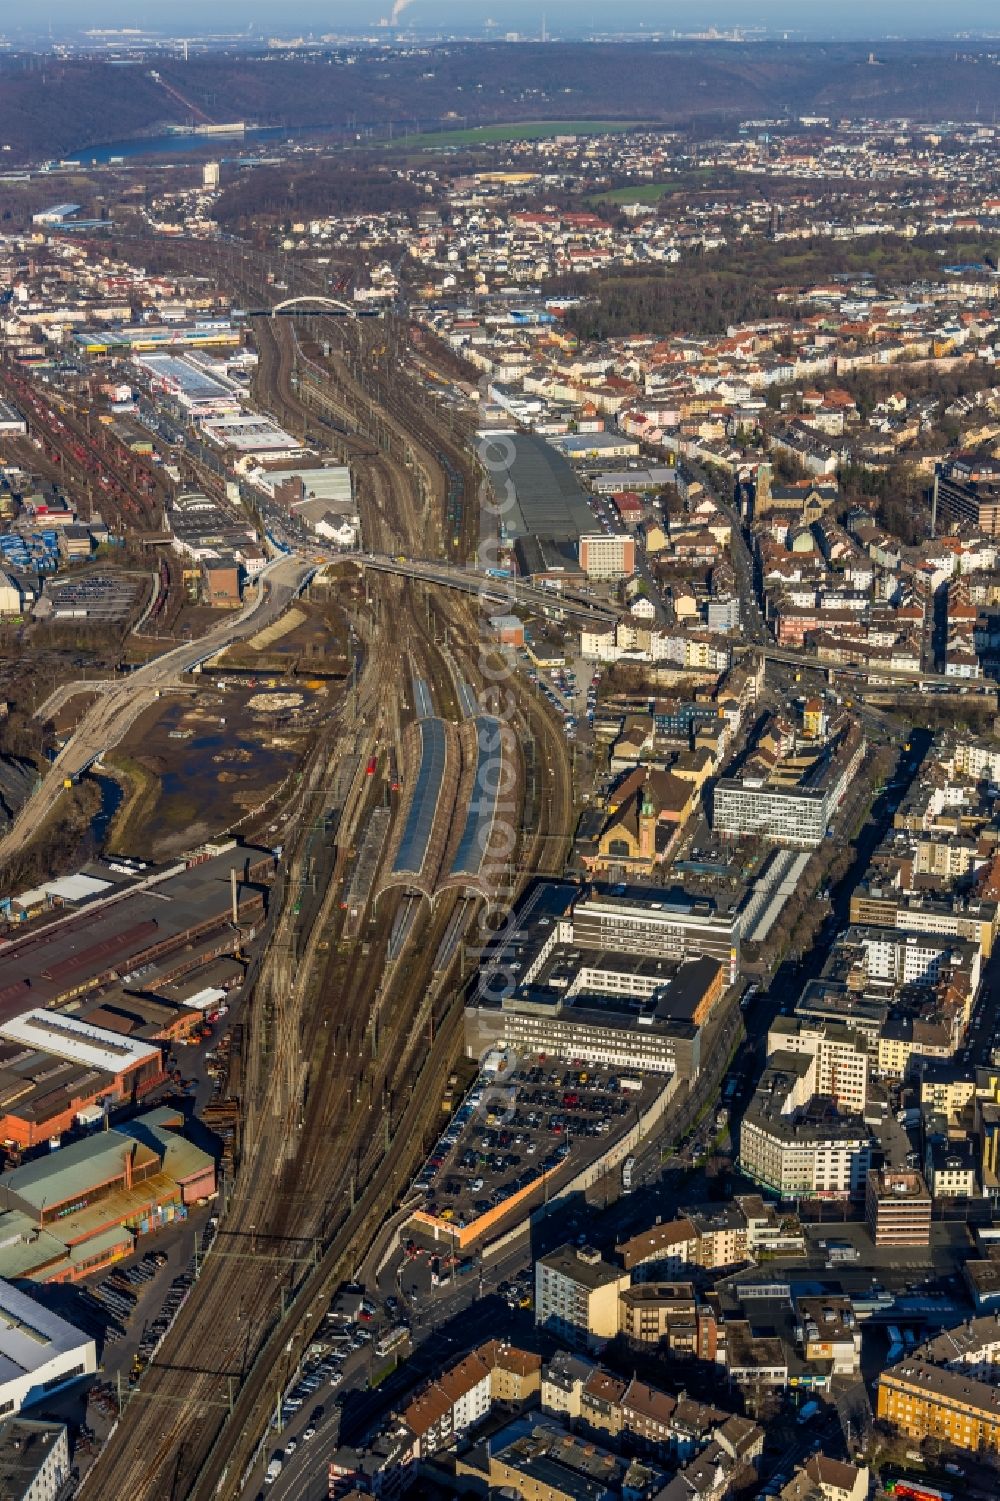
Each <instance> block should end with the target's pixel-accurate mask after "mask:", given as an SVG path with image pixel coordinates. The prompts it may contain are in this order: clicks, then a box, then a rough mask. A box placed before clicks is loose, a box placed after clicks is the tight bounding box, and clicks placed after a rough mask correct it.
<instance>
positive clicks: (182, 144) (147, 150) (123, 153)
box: [65, 125, 344, 167]
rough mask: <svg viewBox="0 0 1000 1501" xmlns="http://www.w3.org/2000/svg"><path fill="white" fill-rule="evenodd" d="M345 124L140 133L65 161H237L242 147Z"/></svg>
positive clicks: (340, 131) (334, 129) (333, 129)
mask: <svg viewBox="0 0 1000 1501" xmlns="http://www.w3.org/2000/svg"><path fill="white" fill-rule="evenodd" d="M343 132H344V127H343V126H342V125H326V126H323V125H320V126H316V125H262V126H255V127H253V128H251V129H249V130H247V131H246V133H245V134H244V135H217V136H206V135H172V134H170V135H162V136H139V137H135V138H133V139H132V140H130V141H110V142H107V143H105V144H104V145H101V146H82V147H81V148H80V150H79V151H70V152H67V153H66V157H65V160H66V161H74V162H79V163H80V164H81V166H84V167H89V166H92V165H94V164H96V165H97V166H105V165H106V164H107V163H108V162H110V161H111V160H112V159H113V158H117V157H122V158H124V159H125V160H131V159H132V158H134V157H146V156H162V157H167V158H168V159H169V158H170V157H182V156H188V155H190V154H191V152H193V151H205V152H210V153H211V154H212V155H213V156H214V157H217V158H219V159H220V160H221V161H238V160H239V158H240V156H241V155H242V152H241V149H240V148H241V147H243V146H248V147H249V146H255V145H262V144H265V143H266V142H267V141H290V140H294V138H295V137H296V136H301V135H306V134H310V135H332V134H343Z"/></svg>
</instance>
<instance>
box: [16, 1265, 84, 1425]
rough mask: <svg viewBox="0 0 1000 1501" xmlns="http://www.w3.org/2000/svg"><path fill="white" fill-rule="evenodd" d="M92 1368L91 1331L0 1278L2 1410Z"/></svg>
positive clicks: (65, 1383)
mask: <svg viewBox="0 0 1000 1501" xmlns="http://www.w3.org/2000/svg"><path fill="white" fill-rule="evenodd" d="M96 1370H97V1349H96V1346H95V1344H94V1341H93V1340H92V1339H91V1338H90V1336H89V1335H86V1334H84V1333H83V1331H82V1330H80V1329H77V1328H76V1327H75V1326H74V1325H73V1324H70V1323H68V1322H67V1320H66V1319H61V1318H59V1316H58V1315H57V1314H54V1313H50V1312H49V1310H48V1309H47V1308H43V1306H42V1305H41V1303H36V1302H35V1300H34V1298H29V1297H28V1295H27V1294H26V1293H23V1292H21V1291H20V1290H19V1289H18V1288H16V1287H14V1286H13V1284H12V1283H10V1282H3V1281H0V1414H2V1415H4V1416H8V1415H9V1414H11V1413H16V1412H20V1411H21V1409H22V1408H24V1407H30V1406H31V1405H32V1404H33V1403H35V1402H42V1401H44V1400H45V1399H46V1398H48V1397H50V1396H51V1395H52V1393H53V1392H55V1391H57V1390H58V1389H59V1388H60V1387H63V1386H68V1385H69V1383H70V1382H72V1381H77V1380H79V1378H80V1377H81V1376H91V1375H93V1374H94V1372H95V1371H96Z"/></svg>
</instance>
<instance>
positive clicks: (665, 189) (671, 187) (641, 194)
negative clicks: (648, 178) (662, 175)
mask: <svg viewBox="0 0 1000 1501" xmlns="http://www.w3.org/2000/svg"><path fill="white" fill-rule="evenodd" d="M676 190H677V183H676V181H674V182H639V183H636V185H635V187H634V188H613V189H612V190H611V191H610V192H609V193H592V194H591V195H590V199H589V201H590V202H591V203H659V201H660V199H661V198H662V197H663V195H664V193H673V192H676Z"/></svg>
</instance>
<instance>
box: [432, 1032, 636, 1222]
mask: <svg viewBox="0 0 1000 1501" xmlns="http://www.w3.org/2000/svg"><path fill="white" fill-rule="evenodd" d="M664 1083H665V1080H664V1079H663V1078H662V1077H657V1078H656V1079H652V1078H648V1079H644V1078H641V1077H640V1076H638V1075H636V1076H628V1077H626V1076H624V1075H623V1074H621V1073H620V1072H619V1071H616V1070H613V1069H610V1068H605V1067H595V1066H592V1065H589V1064H588V1065H586V1066H585V1065H583V1064H582V1063H579V1064H565V1063H562V1062H560V1061H559V1060H556V1059H551V1058H546V1057H545V1055H543V1054H531V1055H528V1056H527V1057H525V1058H523V1059H520V1060H518V1061H517V1063H516V1064H515V1066H514V1067H513V1068H510V1069H508V1070H506V1071H505V1072H503V1073H502V1074H499V1075H496V1076H493V1075H489V1074H485V1073H484V1074H481V1075H480V1076H479V1078H478V1079H477V1081H476V1083H475V1085H474V1086H473V1088H472V1090H471V1091H470V1092H469V1094H468V1096H467V1097H466V1099H465V1101H464V1103H463V1104H462V1105H461V1106H460V1108H459V1109H458V1110H457V1111H456V1112H455V1115H454V1116H453V1118H452V1120H451V1122H450V1124H449V1125H448V1127H447V1129H446V1130H445V1131H444V1132H443V1134H442V1135H441V1137H440V1138H439V1140H438V1142H437V1144H436V1146H435V1148H434V1150H433V1151H432V1153H431V1155H430V1157H429V1158H428V1160H427V1162H426V1163H425V1165H424V1168H423V1170H422V1172H421V1173H420V1175H419V1176H418V1178H417V1179H416V1181H415V1183H414V1188H415V1189H416V1190H417V1192H419V1193H423V1194H424V1195H425V1196H426V1202H425V1211H426V1213H427V1214H428V1215H430V1216H432V1217H434V1218H435V1219H438V1220H443V1221H445V1222H446V1223H448V1224H452V1225H454V1226H455V1227H456V1228H464V1227H466V1226H468V1225H471V1224H473V1223H474V1222H475V1221H476V1220H478V1219H480V1218H481V1217H482V1216H484V1215H487V1214H489V1213H490V1212H491V1211H492V1210H495V1209H497V1208H498V1207H500V1206H501V1205H503V1204H504V1203H505V1202H506V1201H507V1200H508V1199H511V1198H512V1197H513V1196H514V1195H515V1194H517V1193H519V1192H521V1191H522V1190H523V1189H525V1188H527V1187H530V1185H531V1184H533V1183H538V1182H539V1181H540V1180H541V1179H542V1177H543V1176H544V1175H545V1174H547V1173H550V1172H552V1171H553V1170H554V1169H557V1168H558V1167H559V1166H560V1165H561V1164H562V1163H563V1162H566V1161H567V1159H569V1158H570V1157H572V1170H573V1171H574V1172H578V1171H579V1170H580V1168H581V1167H583V1166H584V1165H585V1163H586V1161H587V1160H588V1159H593V1158H596V1157H598V1156H600V1155H601V1153H603V1152H604V1151H605V1150H606V1148H607V1146H608V1144H609V1142H610V1141H611V1140H612V1139H613V1138H614V1137H615V1136H616V1135H619V1134H620V1133H621V1132H622V1131H624V1130H625V1129H627V1128H628V1127H629V1126H631V1125H632V1124H634V1121H635V1119H636V1116H637V1113H638V1112H639V1111H640V1110H642V1109H643V1108H644V1107H645V1106H646V1105H648V1104H649V1102H650V1101H651V1100H652V1099H653V1098H654V1097H655V1095H656V1094H657V1093H658V1091H659V1090H660V1089H662V1088H663V1085H664Z"/></svg>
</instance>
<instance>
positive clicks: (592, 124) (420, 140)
mask: <svg viewBox="0 0 1000 1501" xmlns="http://www.w3.org/2000/svg"><path fill="white" fill-rule="evenodd" d="M643 124H644V122H643V121H642V120H515V121H513V122H512V123H511V124H510V125H475V126H472V127H470V129H468V130H430V131H426V132H421V133H420V134H418V135H411V136H408V137H407V138H406V139H407V141H408V142H410V143H411V144H412V145H414V146H497V145H502V144H503V143H504V142H505V141H545V140H548V139H549V137H550V136H561V135H567V136H586V135H590V136H596V135H608V134H609V133H610V132H611V131H619V130H638V129H639V128H640V127H641V126H642V125H643ZM394 144H398V138H397V142H396V143H394Z"/></svg>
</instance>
